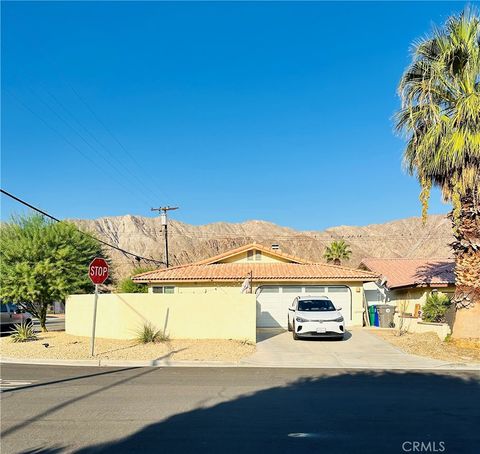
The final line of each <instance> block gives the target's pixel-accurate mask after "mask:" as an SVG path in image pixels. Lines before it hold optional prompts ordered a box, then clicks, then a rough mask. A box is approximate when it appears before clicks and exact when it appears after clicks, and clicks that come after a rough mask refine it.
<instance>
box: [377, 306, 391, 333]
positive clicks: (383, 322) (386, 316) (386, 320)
mask: <svg viewBox="0 0 480 454" xmlns="http://www.w3.org/2000/svg"><path fill="white" fill-rule="evenodd" d="M377 312H378V320H379V325H380V328H393V326H394V324H393V314H395V306H390V305H389V304H382V305H381V306H377Z"/></svg>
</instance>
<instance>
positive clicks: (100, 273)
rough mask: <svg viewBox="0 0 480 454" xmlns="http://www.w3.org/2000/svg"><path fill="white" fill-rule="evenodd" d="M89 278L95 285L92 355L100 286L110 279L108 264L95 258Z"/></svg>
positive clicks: (90, 268) (89, 271) (89, 270)
mask: <svg viewBox="0 0 480 454" xmlns="http://www.w3.org/2000/svg"><path fill="white" fill-rule="evenodd" d="M88 276H89V277H90V280H91V281H92V282H93V283H94V284H95V300H94V303H93V323H92V341H91V355H92V356H93V354H94V351H95V327H96V324H97V301H98V285H99V284H103V283H104V282H105V281H106V280H107V279H108V263H107V261H106V260H105V259H102V258H101V257H96V258H94V259H93V260H92V261H91V263H90V265H88Z"/></svg>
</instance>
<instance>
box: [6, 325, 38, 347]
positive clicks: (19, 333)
mask: <svg viewBox="0 0 480 454" xmlns="http://www.w3.org/2000/svg"><path fill="white" fill-rule="evenodd" d="M10 339H12V342H29V341H34V340H37V339H38V336H37V333H36V332H35V329H34V328H33V324H32V323H25V322H22V323H20V324H17V325H15V327H14V328H13V333H12V335H11V336H10Z"/></svg>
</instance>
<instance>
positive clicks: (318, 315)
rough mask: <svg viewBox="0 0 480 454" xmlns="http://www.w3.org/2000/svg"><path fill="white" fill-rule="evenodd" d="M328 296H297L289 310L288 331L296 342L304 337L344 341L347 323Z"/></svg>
mask: <svg viewBox="0 0 480 454" xmlns="http://www.w3.org/2000/svg"><path fill="white" fill-rule="evenodd" d="M341 309H342V308H341V307H337V308H336V307H335V306H334V304H333V303H332V301H331V300H329V299H328V298H327V297H326V296H320V297H319V296H315V297H309V296H302V297H300V296H297V297H296V298H295V299H294V300H293V302H292V304H291V306H290V307H289V308H288V330H289V331H293V338H294V339H295V340H297V339H299V338H302V337H331V338H336V339H339V340H340V339H343V337H344V334H345V321H344V319H343V316H342V314H341V313H340V310H341Z"/></svg>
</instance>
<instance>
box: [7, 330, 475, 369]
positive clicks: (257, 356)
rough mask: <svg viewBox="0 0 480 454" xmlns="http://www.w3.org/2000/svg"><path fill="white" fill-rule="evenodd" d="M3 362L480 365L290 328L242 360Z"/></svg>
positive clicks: (353, 336) (265, 338)
mask: <svg viewBox="0 0 480 454" xmlns="http://www.w3.org/2000/svg"><path fill="white" fill-rule="evenodd" d="M0 361H1V362H3V363H15V364H38V365H64V366H103V367H262V368H263V367H265V368H319V369H320V368H324V369H364V370H427V369H428V370H478V371H480V364H471V363H449V362H445V361H439V360H436V359H430V358H424V357H420V356H416V355H410V354H408V353H405V352H403V351H401V350H399V349H398V348H396V347H394V346H393V345H391V344H389V343H388V342H386V341H384V340H382V339H380V338H379V337H378V336H376V335H375V334H372V333H369V332H368V331H366V330H363V329H361V328H355V329H352V330H351V331H350V332H349V333H348V335H347V336H346V339H345V340H344V341H343V342H338V341H337V342H335V341H333V342H332V341H324V340H322V341H318V340H308V341H293V339H292V335H291V333H288V332H284V331H279V330H259V331H258V338H257V350H256V352H255V353H254V354H253V355H250V356H248V357H246V358H244V359H243V360H241V361H240V362H238V363H235V362H224V361H172V360H170V359H168V358H162V359H158V360H153V361H126V360H108V359H91V360H26V359H14V358H1V359H0Z"/></svg>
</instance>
